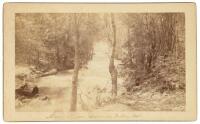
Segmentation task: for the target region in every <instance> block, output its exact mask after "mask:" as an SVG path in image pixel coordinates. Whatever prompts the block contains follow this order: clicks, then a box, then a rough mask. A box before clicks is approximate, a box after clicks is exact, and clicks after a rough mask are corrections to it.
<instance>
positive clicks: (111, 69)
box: [109, 14, 117, 97]
mask: <svg viewBox="0 0 200 124" xmlns="http://www.w3.org/2000/svg"><path fill="white" fill-rule="evenodd" d="M111 25H112V30H113V44H112V53H111V58H110V64H109V72H110V75H111V79H112V95H113V96H114V97H116V96H117V68H116V67H115V60H114V59H115V51H116V43H117V39H116V24H115V17H114V14H111Z"/></svg>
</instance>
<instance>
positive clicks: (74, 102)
mask: <svg viewBox="0 0 200 124" xmlns="http://www.w3.org/2000/svg"><path fill="white" fill-rule="evenodd" d="M76 38H77V39H76V41H75V60H74V74H73V78H72V95H71V105H70V111H72V112H74V111H76V106H77V86H78V83H77V82H78V72H79V66H80V63H79V49H78V47H79V30H78V28H77V29H76Z"/></svg>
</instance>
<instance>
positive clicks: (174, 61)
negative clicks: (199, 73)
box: [4, 4, 196, 120]
mask: <svg viewBox="0 0 200 124" xmlns="http://www.w3.org/2000/svg"><path fill="white" fill-rule="evenodd" d="M19 5H20V4H19ZM29 5H30V4H29ZM184 5H187V4H184ZM189 5H190V4H189ZM88 6H89V5H88ZM155 6H156V5H155ZM180 6H181V5H180ZM57 7H58V8H59V6H57ZM89 7H90V6H89ZM111 7H112V6H111ZM183 7H184V6H183ZM189 7H191V8H192V7H193V6H189ZM16 8H17V7H16ZM101 9H103V8H101ZM7 11H9V10H8V9H7ZM186 17H187V16H186V14H185V12H184V11H182V12H181V11H173V12H167V11H166V12H163V11H161V12H159V11H156V12H148V11H144V12H140V11H139V12H135V11H132V12H130V11H127V12H120V11H119V12H112V11H107V12H96V11H91V12H90V11H80V12H56V11H55V12H49V11H48V12H34V11H33V12H20V11H16V12H15V13H14V14H13V20H12V23H13V24H12V25H14V28H13V31H14V33H12V37H13V39H14V40H13V41H12V45H14V47H12V49H13V51H14V56H13V59H14V61H13V62H12V63H13V65H12V67H14V68H13V70H10V71H12V76H13V78H14V79H13V81H14V82H13V83H12V85H13V86H12V87H13V88H12V89H11V88H10V89H9V91H10V93H12V95H13V96H14V98H13V97H12V101H13V102H12V106H13V107H12V108H14V111H15V112H16V113H24V114H26V113H30V112H31V113H36V114H37V113H41V112H45V113H51V114H49V115H48V116H46V117H45V119H44V120H48V119H49V120H57V119H58V120H59V119H60V118H66V119H67V120H74V119H75V120H76V118H78V119H83V120H84V119H85V118H86V117H80V118H79V117H78V116H76V115H78V113H79V114H80V113H81V114H80V115H82V114H83V115H84V116H87V118H86V119H89V120H90V119H92V118H93V119H94V118H95V119H101V117H96V116H98V114H99V113H101V116H102V115H104V116H106V113H122V114H123V113H127V115H128V113H137V112H139V113H140V112H147V113H148V112H150V113H151V112H153V113H156V112H157V113H158V114H159V112H161V113H162V112H172V113H173V112H174V113H185V112H187V111H186V110H187V109H186V108H187V104H186V101H187V99H186V93H187V92H188V89H187V88H188V87H187V86H189V85H188V83H195V82H192V80H191V82H188V81H187V80H186V74H187V73H188V72H187V70H186V62H188V61H189V60H186V57H187V56H186V54H187V52H189V51H186V32H187V31H186V30H187V28H186V24H187V23H186V19H189V18H186ZM193 22H194V21H193ZM5 23H6V22H5ZM5 28H6V27H5ZM188 30H189V29H188ZM190 30H194V29H190ZM5 35H6V34H5ZM8 42H10V41H6V43H5V44H8ZM192 42H195V41H191V43H192ZM10 44H11V43H10ZM193 48H194V49H195V48H196V47H195V46H193ZM5 54H7V53H5ZM191 54H193V53H191ZM4 56H5V55H4ZM193 56H194V55H193ZM8 57H10V56H8ZM8 59H9V58H7V60H8ZM191 60H192V59H191ZM194 62H195V61H194ZM191 68H192V66H191ZM5 69H6V70H8V69H7V68H5ZM8 73H11V72H9V71H8ZM189 73H194V75H195V72H189ZM193 80H195V79H193ZM4 83H8V82H4ZM194 85H195V84H194ZM189 89H191V88H189ZM11 90H12V91H11ZM194 90H195V89H194ZM6 91H8V90H6ZM190 91H191V90H190ZM4 94H6V93H5V92H4ZM190 97H192V96H190ZM193 97H194V98H196V97H195V96H193ZM193 101H195V100H193ZM194 104H195V103H194ZM194 104H193V105H194ZM4 105H5V103H4ZM6 107H8V106H6ZM193 107H195V106H193ZM60 113H68V114H67V116H66V115H65V114H60ZM76 113H77V114H76ZM89 113H94V115H93V114H91V115H90V114H89ZM102 113H103V114H102ZM95 114H97V115H96V116H95ZM57 116H58V117H57ZM60 116H62V117H60ZM72 116H73V117H72ZM74 116H76V117H74ZM93 116H94V117H93ZM119 116H120V115H119ZM137 116H140V115H137V114H136V115H133V118H131V116H130V117H129V118H130V119H133V120H134V118H137ZM33 118H34V117H33ZM102 118H105V117H102ZM112 118H113V119H114V120H118V119H119V120H120V117H119V118H118V117H117V116H116V117H114V116H113V117H112ZM113 119H112V120H113ZM158 119H159V118H158ZM169 119H170V118H169ZM16 120H17V119H16ZM20 120H23V119H20ZM25 120H26V119H25ZM31 120H32V119H31ZM61 120H63V119H61Z"/></svg>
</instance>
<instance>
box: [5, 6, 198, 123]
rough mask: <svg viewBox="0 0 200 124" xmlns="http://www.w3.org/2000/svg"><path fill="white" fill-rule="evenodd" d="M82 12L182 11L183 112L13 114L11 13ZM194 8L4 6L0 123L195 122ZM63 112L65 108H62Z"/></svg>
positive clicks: (13, 19) (13, 32) (13, 38)
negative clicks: (1, 119)
mask: <svg viewBox="0 0 200 124" xmlns="http://www.w3.org/2000/svg"><path fill="white" fill-rule="evenodd" d="M76 12H80V13H84V12H95V13H97V12H98V13H103V12H116V13H119V12H120V13H122V12H131V13H147V12H183V13H185V29H186V30H185V34H186V35H185V38H186V39H185V41H186V42H185V48H186V49H185V50H186V52H185V53H186V109H185V111H184V112H164V111H163V112H157V111H154V112H150V111H142V112H138V111H136V112H102V113H101V112H100V113H94V112H77V113H70V112H16V111H15V13H76ZM196 95H197V94H196V5H195V4H194V3H154V4H153V3H148V4H144V3H143V4H47V3H46V4H44V3H43V4H40V3H6V4H4V120H6V121H67V120H68V121H71V120H126V121H128V120H188V121H189V120H196V109H197V104H196ZM66 109H67V108H66Z"/></svg>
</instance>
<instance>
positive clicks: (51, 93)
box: [16, 42, 185, 112]
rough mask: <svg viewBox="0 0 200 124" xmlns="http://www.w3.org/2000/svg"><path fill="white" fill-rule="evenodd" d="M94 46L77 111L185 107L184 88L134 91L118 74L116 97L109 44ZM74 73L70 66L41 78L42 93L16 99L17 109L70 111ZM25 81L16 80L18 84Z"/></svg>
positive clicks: (82, 75)
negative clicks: (110, 65) (112, 79)
mask: <svg viewBox="0 0 200 124" xmlns="http://www.w3.org/2000/svg"><path fill="white" fill-rule="evenodd" d="M94 50H95V54H94V56H93V59H92V60H91V61H90V62H89V63H88V66H87V67H85V68H83V69H81V70H80V73H79V80H78V83H79V84H78V104H77V111H172V110H173V111H183V110H184V106H185V92H184V91H183V90H175V91H171V92H164V93H160V92H158V91H156V88H152V87H146V88H143V89H142V90H138V91H135V92H133V93H131V94H130V93H127V92H126V90H125V88H124V86H123V84H122V83H123V79H122V78H118V97H117V98H116V99H115V100H113V99H112V96H111V82H110V74H109V72H108V63H109V58H108V56H109V55H108V53H109V48H108V45H106V44H105V43H103V42H99V43H98V44H96V46H95V48H94ZM18 71H19V72H27V71H29V70H28V69H27V67H21V66H16V73H18ZM72 75H73V70H68V71H63V72H59V73H57V74H56V75H51V76H46V77H42V78H40V79H38V80H37V81H35V83H34V84H35V85H37V86H38V87H39V95H38V96H36V97H35V98H32V99H23V100H18V99H16V111H30V112H31V111H34V112H39V111H41V112H45V111H46V112H49V111H52V112H61V111H69V106H70V99H71V82H72ZM21 83H22V82H19V81H16V87H17V86H18V85H20V84H21Z"/></svg>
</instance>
